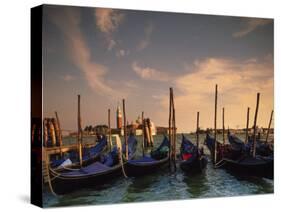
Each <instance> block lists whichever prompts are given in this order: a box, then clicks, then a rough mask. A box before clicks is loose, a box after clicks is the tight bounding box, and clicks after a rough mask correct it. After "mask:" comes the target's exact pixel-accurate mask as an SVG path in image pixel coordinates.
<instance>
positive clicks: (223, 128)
mask: <svg viewBox="0 0 281 212" xmlns="http://www.w3.org/2000/svg"><path fill="white" fill-rule="evenodd" d="M222 141H223V145H225V127H224V107H223V108H222Z"/></svg>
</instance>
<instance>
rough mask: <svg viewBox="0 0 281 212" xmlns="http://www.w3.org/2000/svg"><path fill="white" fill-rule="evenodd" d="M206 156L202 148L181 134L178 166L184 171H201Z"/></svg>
mask: <svg viewBox="0 0 281 212" xmlns="http://www.w3.org/2000/svg"><path fill="white" fill-rule="evenodd" d="M207 162H208V160H207V157H206V156H205V154H204V152H203V148H202V149H200V150H199V149H198V147H197V146H195V145H194V144H193V143H192V142H191V141H190V140H188V139H187V138H186V137H185V136H184V135H182V143H181V147H180V168H181V169H182V170H183V171H184V172H185V173H197V172H202V171H203V170H204V168H205V167H206V165H207Z"/></svg>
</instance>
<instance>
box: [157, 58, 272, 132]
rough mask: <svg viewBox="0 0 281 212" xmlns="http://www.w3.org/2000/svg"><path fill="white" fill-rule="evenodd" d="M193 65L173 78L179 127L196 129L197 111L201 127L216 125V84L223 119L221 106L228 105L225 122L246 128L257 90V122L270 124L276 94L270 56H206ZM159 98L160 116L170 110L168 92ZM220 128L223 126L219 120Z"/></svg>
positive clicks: (219, 111)
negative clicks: (247, 117)
mask: <svg viewBox="0 0 281 212" xmlns="http://www.w3.org/2000/svg"><path fill="white" fill-rule="evenodd" d="M192 67H193V69H194V70H192V71H191V72H190V71H189V72H188V73H186V74H184V75H182V76H179V77H177V79H175V80H174V81H173V82H174V90H175V91H174V94H175V105H176V113H177V114H180V115H178V116H177V127H178V128H179V129H180V130H194V129H195V123H196V112H197V111H200V114H201V115H200V123H201V124H200V126H202V127H204V128H206V127H212V126H213V118H212V114H214V88H215V84H218V86H219V98H218V120H221V108H222V107H225V108H226V115H225V117H226V120H225V123H226V125H229V126H230V127H236V126H237V125H239V126H240V127H244V125H245V115H246V114H245V113H246V108H247V107H248V106H249V107H250V108H251V111H252V113H251V117H253V116H252V115H253V110H254V108H255V102H256V100H255V98H256V93H257V92H260V93H261V102H260V113H259V117H258V124H259V125H262V126H265V125H266V124H267V122H268V118H269V114H270V110H271V109H272V108H273V96H274V92H273V86H274V85H273V60H272V56H271V55H269V56H267V57H265V58H263V59H255V58H251V59H249V60H244V61H240V60H239V61H238V60H234V59H226V58H207V59H205V60H200V61H196V62H195V63H194V65H193V66H192ZM154 98H155V97H154ZM157 98H160V99H161V100H160V103H161V105H162V109H159V111H157V114H158V116H159V117H158V118H159V119H160V118H161V116H164V115H165V113H167V111H168V104H169V100H168V95H166V96H157ZM187 120H188V121H187ZM250 121H251V122H252V119H251V120H250ZM218 127H221V124H220V122H218Z"/></svg>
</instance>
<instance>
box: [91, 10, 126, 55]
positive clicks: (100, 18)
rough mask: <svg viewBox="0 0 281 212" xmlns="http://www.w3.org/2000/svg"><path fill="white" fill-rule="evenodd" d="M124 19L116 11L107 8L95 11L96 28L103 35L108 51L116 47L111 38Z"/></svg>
mask: <svg viewBox="0 0 281 212" xmlns="http://www.w3.org/2000/svg"><path fill="white" fill-rule="evenodd" d="M124 18H125V15H124V14H123V13H121V12H120V11H118V10H113V9H107V8H97V9H95V20H96V26H97V28H98V29H99V30H100V31H101V32H102V33H104V35H105V39H106V42H107V46H108V47H107V49H108V50H109V51H111V50H112V49H113V48H114V47H116V45H117V42H116V41H115V40H114V38H113V32H114V31H116V30H117V29H118V27H119V26H120V24H121V23H122V22H123V20H124Z"/></svg>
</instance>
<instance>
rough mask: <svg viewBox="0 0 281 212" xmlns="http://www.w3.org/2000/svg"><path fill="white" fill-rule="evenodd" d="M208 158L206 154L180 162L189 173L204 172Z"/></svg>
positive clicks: (182, 167) (181, 166)
mask: <svg viewBox="0 0 281 212" xmlns="http://www.w3.org/2000/svg"><path fill="white" fill-rule="evenodd" d="M207 162H208V160H207V158H206V157H205V156H204V157H202V158H196V159H194V160H192V161H189V160H187V161H181V162H180V168H181V169H182V171H184V172H185V173H187V174H189V173H199V172H202V171H203V170H204V169H205V168H206V165H207Z"/></svg>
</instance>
